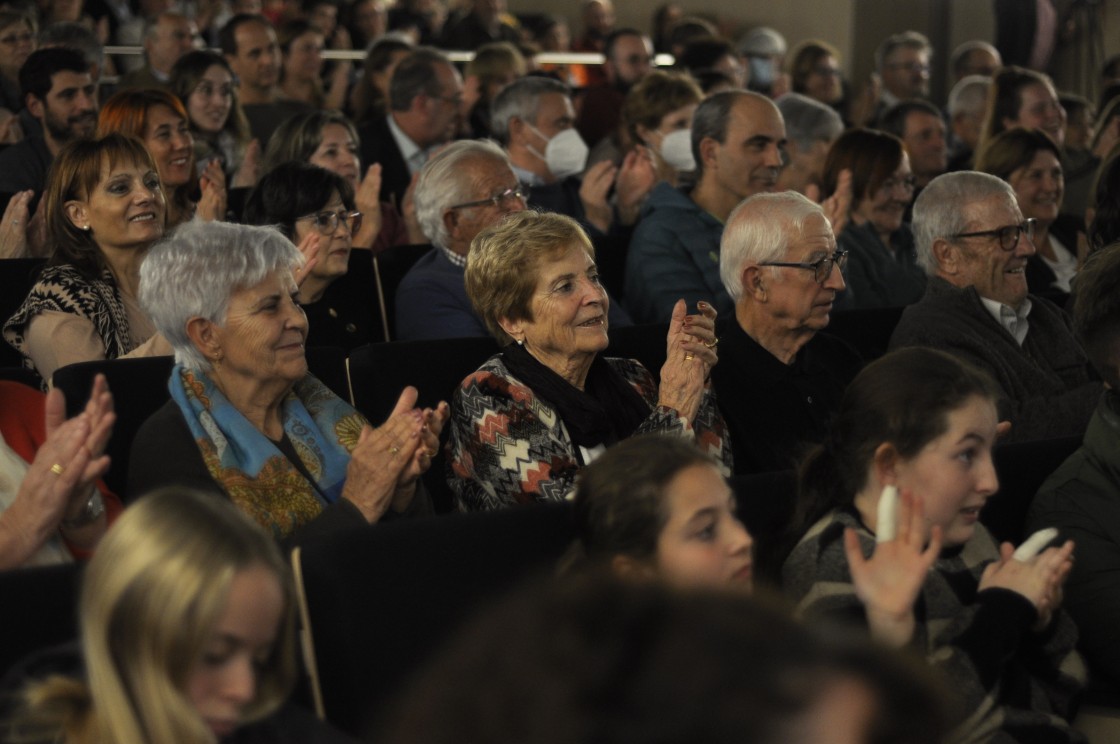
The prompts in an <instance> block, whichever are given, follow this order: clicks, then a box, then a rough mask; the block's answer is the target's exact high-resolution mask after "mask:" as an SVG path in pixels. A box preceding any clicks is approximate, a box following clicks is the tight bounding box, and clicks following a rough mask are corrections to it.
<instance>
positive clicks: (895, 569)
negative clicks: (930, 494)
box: [844, 491, 941, 647]
mask: <svg viewBox="0 0 1120 744" xmlns="http://www.w3.org/2000/svg"><path fill="white" fill-rule="evenodd" d="M894 527H895V533H894V538H893V539H891V540H886V541H885V542H880V543H876V545H875V550H874V552H872V554H871V556H870V557H868V558H864V557H863V550H862V547H861V546H860V542H859V535H858V534H857V533H856V531H855V530H853V529H851V528H848V529H846V530H844V555H845V556H846V557H847V559H848V569H849V571H850V573H851V575H852V585H853V586H854V587H855V591H856V596H857V597H859V600H860V601H861V602H863V606H864V609H865V611H866V613H867V622H868V625H869V626H870V628H871V634H872V635H873V636H874V637H875V638H877V639H879V640H880V641H882V642H883V643H886V644H888V645H891V646H896V647H897V646H903V645H905V644H906V643H908V642H909V641H910V637H911V636H912V635H913V634H914V625H915V620H914V602H915V601H916V600H917V598H918V595H919V594H920V593H921V591H922V586H923V585H924V583H925V580H926V575H927V574H928V573H929V570H930V568H931V567H932V566H933V564H934V562H935V561H936V560H937V555H938V553H940V551H941V528H940V527H938V526H937V525H934V527H933V528H932V530H931V532H930V539H929V544H928V545H926V529H925V510H924V508H923V505H922V500H921V498H919V497H916V496H914V495H913V494H912V493H910V492H909V491H903V492H902V493H901V495H900V496H899V502H898V512H897V520H896V523H895V525H894ZM877 528H878V529H885V528H886V526H885V525H878V527H877Z"/></svg>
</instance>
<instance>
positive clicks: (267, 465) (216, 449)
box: [168, 364, 366, 538]
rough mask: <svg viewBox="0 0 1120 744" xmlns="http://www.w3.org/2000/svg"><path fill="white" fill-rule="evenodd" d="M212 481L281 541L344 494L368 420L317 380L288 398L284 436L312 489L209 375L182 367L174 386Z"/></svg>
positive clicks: (302, 382) (303, 384)
mask: <svg viewBox="0 0 1120 744" xmlns="http://www.w3.org/2000/svg"><path fill="white" fill-rule="evenodd" d="M168 387H169V388H170V389H171V397H172V398H173V399H174V400H175V402H176V403H177V404H178V406H179V410H180V411H182V412H183V417H184V418H185V419H186V420H187V426H188V427H190V430H191V434H192V435H193V436H194V438H195V441H196V442H197V443H198V448H199V450H200V451H201V453H202V459H203V461H204V462H205V463H206V467H207V469H208V470H209V471H210V475H212V476H213V477H214V480H216V481H217V482H218V484H219V485H220V486H221V487H222V488H223V489H224V490H225V492H226V493H227V494H228V495H229V497H230V500H232V501H233V502H234V503H235V504H237V506H238V507H240V508H241V510H242V511H244V512H245V513H246V514H248V515H249V516H250V517H252V518H253V519H254V520H256V521H257V522H259V523H260V524H261V525H263V526H264V527H265V529H267V530H270V531H271V532H272V533H273V534H274V535H275V536H276V537H277V538H284V537H287V536H288V535H290V534H291V533H292V532H293V531H294V530H295V529H296V528H297V527H300V526H301V525H304V524H306V523H308V522H310V521H311V520H312V519H314V518H315V517H317V516H318V515H319V513H320V512H322V511H323V508H324V507H325V506H326V505H328V504H333V503H334V502H335V501H337V500H338V499H339V497H340V496H341V495H342V486H343V484H344V483H345V481H346V467H347V465H348V464H349V463H350V452H351V451H352V450H353V449H354V447H355V446H356V445H357V444H358V435H359V434H360V433H361V431H362V426H364V425H365V424H366V419H365V417H364V416H362V415H361V414H360V413H358V412H357V411H355V410H354V409H353V408H352V407H351V406H350V405H349V404H347V403H346V402H345V401H343V400H342V399H341V398H339V397H338V396H337V395H335V394H334V393H332V392H331V391H330V390H329V389H328V388H327V387H326V386H325V385H324V384H323V383H321V382H319V381H318V380H317V379H315V378H314V377H312V376H311V375H307V376H305V377H304V378H303V379H302V380H300V381H299V382H297V383H296V384H295V386H294V387H293V388H292V390H291V391H290V392H289V393H288V395H287V397H286V398H285V399H284V402H283V404H282V408H281V416H282V418H283V421H284V433H285V434H286V435H287V436H288V440H289V441H290V442H291V444H292V446H293V447H294V448H295V450H296V453H297V454H298V455H299V459H300V463H301V464H302V465H303V467H304V469H305V470H306V471H307V472H308V473H310V474H311V475H312V476H313V477H314V480H315V483H314V484H312V483H311V482H310V481H308V480H307V478H306V477H305V476H304V475H303V473H301V472H300V471H299V470H298V469H297V468H296V467H295V465H293V464H292V462H291V461H290V460H289V459H288V458H287V457H286V456H285V455H284V454H283V453H282V452H281V451H280V450H279V449H278V448H277V447H276V445H275V444H273V443H272V442H271V441H269V439H268V438H267V437H266V436H265V435H264V434H262V433H261V432H260V431H258V430H257V429H256V427H254V426H253V425H252V424H250V423H249V421H248V419H246V418H245V417H244V416H243V415H242V414H241V412H240V411H238V410H237V409H236V408H234V407H233V404H231V403H230V402H229V400H228V399H226V397H225V396H224V395H223V394H222V393H221V391H220V390H218V388H217V387H216V386H215V385H214V383H213V382H212V381H211V380H210V378H209V377H208V376H206V375H205V374H196V373H194V372H191V371H190V370H188V369H186V368H185V367H183V366H182V365H181V364H177V365H175V369H174V370H173V371H172V373H171V380H170V382H169V383H168Z"/></svg>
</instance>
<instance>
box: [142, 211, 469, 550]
mask: <svg viewBox="0 0 1120 744" xmlns="http://www.w3.org/2000/svg"><path fill="white" fill-rule="evenodd" d="M302 260H303V259H302V256H301V255H300V252H299V250H298V249H297V248H296V247H295V246H294V245H293V244H292V243H291V242H290V241H289V240H288V239H287V238H285V237H284V236H283V235H281V234H280V233H279V232H277V231H276V230H273V229H271V228H265V227H251V226H248V225H233V224H228V223H217V222H215V223H196V222H192V223H189V224H187V225H184V226H183V227H181V228H180V229H179V230H178V231H177V232H176V233H175V234H174V235H173V236H172V237H171V238H169V239H167V240H165V241H163V242H161V243H160V244H158V245H157V246H156V247H154V248H153V249H152V251H151V253H150V254H149V256H148V258H147V260H146V261H145V262H144V266H143V268H142V269H141V278H140V302H141V304H142V305H143V306H144V308H145V309H146V311H147V312H148V313H150V315H151V317H152V320H153V322H154V323H155V324H156V327H157V328H159V329H160V330H161V331H163V332H164V333H165V334H166V338H167V339H168V340H169V341H170V343H171V345H172V347H173V348H174V349H175V361H176V365H175V368H174V369H173V370H172V373H171V380H170V382H169V384H168V386H169V388H170V390H171V400H170V401H168V403H167V404H166V405H164V406H163V407H162V408H161V409H160V410H159V411H157V412H156V413H155V414H153V415H152V416H151V417H150V418H149V419H148V420H147V421H146V422H145V423H144V425H143V426H142V427H141V429H140V432H139V434H138V436H137V437H136V440H135V444H134V446H133V451H132V460H131V468H130V472H129V492H130V493H131V494H132V496H133V497H136V496H139V495H141V494H143V493H146V492H148V491H151V490H152V489H155V488H158V487H160V486H166V485H179V486H189V487H194V488H198V489H200V490H204V491H207V492H210V493H214V494H216V495H220V496H224V497H226V498H229V499H230V500H232V501H233V502H234V503H235V504H237V505H238V506H239V507H240V508H241V509H242V510H243V511H245V512H246V513H248V514H249V516H251V517H252V518H253V519H255V520H256V521H257V522H258V523H260V524H261V525H263V526H264V527H265V528H266V529H268V530H270V531H271V532H272V534H273V535H274V536H275V537H277V538H281V539H282V538H289V537H291V536H292V534H293V533H294V532H296V531H297V530H300V529H301V528H304V527H307V526H309V525H310V524H312V523H314V524H315V527H314V528H313V529H314V531H316V532H322V531H324V530H330V529H335V528H345V527H349V526H353V525H361V524H369V523H373V522H377V521H379V520H381V519H383V518H385V517H388V516H394V515H402V514H413V513H419V512H424V511H428V510H430V501H429V499H428V497H427V495H426V494H425V493H424V492H423V491H422V489H421V490H420V491H419V492H418V490H417V489H418V488H420V486H419V477H420V475H421V474H422V473H423V472H424V471H426V470H427V469H428V467H429V465H430V464H431V458H432V457H433V456H434V455H435V452H436V447H437V446H438V444H439V434H440V431H441V430H442V429H443V424H444V421H446V419H447V410H448V409H447V404H446V403H441V404H440V405H439V406H438V407H437V408H436V409H434V410H433V409H423V410H421V409H418V408H416V407H415V404H416V397H417V392H416V389H415V388H412V387H409V388H405V390H404V392H403V393H402V394H401V397H400V399H399V400H398V401H397V405H396V406H395V407H394V409H393V412H392V413H391V414H390V415H389V418H388V420H387V421H386V422H385V423H384V424H383V425H382V426H380V427H377V428H376V429H375V428H372V427H371V426H370V424H369V422H368V421H366V419H365V418H364V417H363V416H362V415H361V414H360V413H358V412H357V411H356V410H354V409H353V408H352V407H351V406H350V405H349V404H348V403H346V402H345V401H343V400H342V399H340V398H339V397H338V396H336V395H335V394H334V393H332V392H331V391H330V390H329V389H327V387H326V386H325V385H323V384H322V383H321V382H319V381H318V380H317V379H315V377H313V376H312V375H310V374H308V371H307V360H306V359H305V358H304V342H305V340H306V338H307V319H306V317H305V316H304V314H303V311H302V309H301V308H300V306H299V305H298V304H297V303H296V299H295V298H296V294H297V292H298V285H297V279H298V278H300V277H299V276H298V275H299V274H300V273H304V271H305V270H301V271H297V272H295V273H293V269H294V268H295V267H299V266H300V265H301V264H302Z"/></svg>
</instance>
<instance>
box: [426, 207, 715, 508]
mask: <svg viewBox="0 0 1120 744" xmlns="http://www.w3.org/2000/svg"><path fill="white" fill-rule="evenodd" d="M465 279H466V289H467V296H468V297H469V298H470V301H471V304H472V305H474V309H475V311H476V312H477V313H478V314H479V315H480V316H481V317H482V320H483V322H485V324H486V328H487V329H488V330H489V331H490V333H491V334H493V336H494V337H495V338H496V339H497V340H498V344H499V345H500V346H501V347H502V351H501V352H500V353H498V354H496V355H494V356H492V357H491V358H490V359H488V360H487V361H486V362H485V363H484V364H483V365H482V367H480V368H479V369H478V370H477V371H476V372H474V373H473V374H471V375H470V376H469V377H467V379H465V380H464V381H463V383H462V385H461V386H460V387H459V389H458V390H457V391H456V392H455V399H454V402H453V404H452V413H451V420H452V430H451V441H450V444H449V447H450V450H449V452H450V455H449V458H448V459H449V460H450V462H451V463H452V470H453V474H452V476H451V478H450V485H451V489H452V491H453V492H454V493H455V496H456V499H457V502H458V505H459V508H461V509H463V510H471V509H496V508H501V507H505V506H512V505H514V504H519V503H529V502H533V501H558V500H561V499H564V498H566V497H567V496H568V494H569V493H570V492H571V491H572V489H573V488H574V485H575V477H576V473H577V472H578V471H579V469H580V468H581V467H583V466H584V465H586V464H588V463H590V462H591V461H593V460H594V459H595V458H597V457H599V456H600V455H601V454H602V453H603V452H605V451H606V450H607V448H608V447H611V446H613V445H614V444H616V443H617V442H621V441H622V440H624V439H628V438H630V437H631V436H634V435H636V434H643V433H647V432H661V433H666V434H669V435H671V436H675V437H677V438H679V439H683V440H685V441H687V442H690V443H695V444H696V445H697V446H698V447H699V448H700V449H701V450H703V451H704V452H706V453H707V454H709V455H711V456H712V457H718V458H720V462H721V466H722V467H723V468H724V469H725V470H726V472H730V468H731V449H730V446H729V444H728V442H727V436H726V432H725V428H726V427H725V425H724V422H723V418H722V417H721V416H720V414H719V411H718V410H717V409H716V406H715V398H714V396H713V395H712V394H711V392H710V386H709V383H708V378H709V375H710V371H711V368H712V367H713V366H714V365H715V364H716V362H717V361H718V355H717V353H716V344H717V341H716V337H715V317H716V311H715V308H713V307H711V306H710V305H708V304H707V303H704V302H700V303H698V308H697V310H698V312H697V314H695V315H688V314H687V313H688V309H687V306H686V304H685V301H684V300H678V301H677V303H676V305H675V307H674V308H673V313H672V322H671V323H670V325H669V333H668V339H667V346H668V349H667V352H666V362H665V365H664V366H663V367H662V368H661V376H660V381H659V382H658V381H656V380H655V378H654V376H653V375H651V374H650V373H649V371H648V370H646V368H645V367H643V366H642V365H641V364H639V363H638V362H637V361H635V360H632V359H613V358H606V357H603V356H602V355H601V354H600V352H602V351H603V350H604V349H606V347H607V342H608V338H607V328H608V325H609V322H608V312H609V309H610V298H609V297H608V296H607V293H606V291H605V290H604V289H603V285H602V283H601V282H600V281H599V271H598V269H597V268H596V266H595V251H594V249H593V248H592V247H591V241H590V240H588V237H587V234H586V233H584V231H583V229H582V228H581V227H580V226H579V223H578V222H576V221H575V220H573V219H572V218H570V217H565V216H564V215H559V214H554V213H542V212H531V211H530V212H517V213H514V214H511V215H509V216H507V217H506V218H505V220H504V221H502V222H500V223H499V224H497V225H495V226H493V227H490V228H487V229H486V230H483V231H482V232H481V233H479V234H478V236H477V237H475V239H474V241H473V242H472V243H471V249H470V253H469V254H468V258H467V268H466V277H465ZM495 433H497V436H495ZM526 453H528V457H526Z"/></svg>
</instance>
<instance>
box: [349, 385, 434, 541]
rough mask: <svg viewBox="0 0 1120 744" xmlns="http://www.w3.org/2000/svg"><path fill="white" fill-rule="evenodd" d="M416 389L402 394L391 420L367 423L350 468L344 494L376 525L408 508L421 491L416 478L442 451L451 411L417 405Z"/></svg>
mask: <svg viewBox="0 0 1120 744" xmlns="http://www.w3.org/2000/svg"><path fill="white" fill-rule="evenodd" d="M417 397H418V393H417V390H416V388H414V387H412V386H411V385H410V386H409V387H406V388H405V389H404V391H403V392H401V395H400V398H399V399H398V400H397V404H396V406H394V407H393V411H392V413H390V414H389V418H387V419H386V420H385V423H383V424H382V425H381V426H378V427H376V428H374V427H372V426H364V427H362V432H361V434H360V435H359V437H358V444H357V446H355V447H354V450H353V452H351V458H350V465H349V466H348V467H347V470H346V485H345V486H344V487H343V489H342V496H343V498H346V499H349V500H350V501H351V502H352V503H353V504H354V505H355V506H357V507H358V509H359V510H360V511H361V512H362V515H363V516H364V517H365V518H366V520H367V521H369V522H370V523H373V522H376V521H378V520H379V519H381V517H382V516H383V515H384V514H385V512H386V511H388V509H389V508H390V507H391V508H392V509H393V510H394V511H398V512H399V511H404V510H405V509H407V508H408V506H409V504H410V503H411V502H412V498H413V496H415V494H416V482H417V480H418V479H419V478H420V476H421V475H423V474H424V473H425V472H426V471H427V470H428V468H429V467H431V464H432V458H433V457H435V456H436V453H437V452H438V451H439V436H440V433H441V432H442V431H443V426H444V424H446V423H447V419H448V416H449V414H450V409H449V407H448V405H447V403H446V402H444V401H440V402H439V403H438V404H437V405H436V407H435V408H423V409H421V408H417V407H416V401H417Z"/></svg>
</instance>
